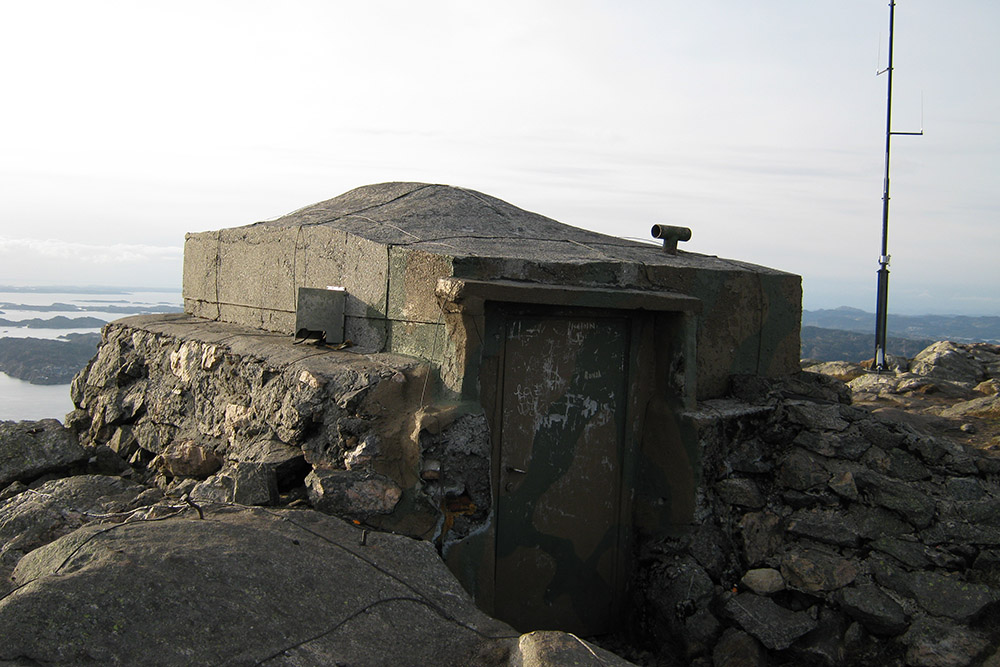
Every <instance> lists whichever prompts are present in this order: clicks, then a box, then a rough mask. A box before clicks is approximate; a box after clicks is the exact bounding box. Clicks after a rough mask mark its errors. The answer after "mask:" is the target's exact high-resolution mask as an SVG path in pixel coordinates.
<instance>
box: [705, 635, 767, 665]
mask: <svg viewBox="0 0 1000 667" xmlns="http://www.w3.org/2000/svg"><path fill="white" fill-rule="evenodd" d="M766 664H767V654H766V653H765V651H764V647H762V646H761V645H760V643H759V642H758V641H757V640H756V639H754V638H753V637H751V636H750V635H748V634H747V633H745V632H742V631H740V630H737V629H736V628H729V629H728V630H726V631H725V632H724V633H722V637H720V638H719V642H718V644H716V645H715V649H714V650H713V651H712V666H713V667H764V665H766Z"/></svg>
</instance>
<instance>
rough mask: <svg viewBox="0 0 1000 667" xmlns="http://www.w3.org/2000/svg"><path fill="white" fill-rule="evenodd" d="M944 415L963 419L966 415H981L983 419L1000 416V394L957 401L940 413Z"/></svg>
mask: <svg viewBox="0 0 1000 667" xmlns="http://www.w3.org/2000/svg"><path fill="white" fill-rule="evenodd" d="M939 414H940V415H941V416H942V417H949V418H953V419H961V418H964V417H981V418H983V419H997V418H1000V395H997V394H994V395H992V396H983V397H981V398H974V399H972V400H971V401H962V402H960V403H955V404H954V405H951V406H949V407H947V408H945V409H943V410H941V411H940V413H939Z"/></svg>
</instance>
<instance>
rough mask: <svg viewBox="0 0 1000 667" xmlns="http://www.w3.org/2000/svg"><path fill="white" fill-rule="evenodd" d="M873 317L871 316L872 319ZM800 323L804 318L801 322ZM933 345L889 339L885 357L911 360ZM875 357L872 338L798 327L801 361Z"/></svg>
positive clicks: (929, 340)
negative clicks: (800, 341) (800, 336)
mask: <svg viewBox="0 0 1000 667" xmlns="http://www.w3.org/2000/svg"><path fill="white" fill-rule="evenodd" d="M872 317H874V316H872ZM803 319H804V318H803ZM934 342H936V339H933V338H900V337H897V336H889V337H888V338H887V339H886V342H885V346H886V350H887V351H888V352H889V354H894V355H897V356H901V357H908V358H913V357H914V356H916V354H917V353H918V352H920V351H921V350H922V349H924V348H925V347H927V346H928V345H930V344H931V343H934ZM874 356H875V334H874V333H858V332H857V331H844V330H843V329H825V328H822V327H810V326H803V327H802V358H803V359H815V360H817V361H865V360H866V359H871V358H872V357H874Z"/></svg>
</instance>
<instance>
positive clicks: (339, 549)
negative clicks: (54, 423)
mask: <svg viewBox="0 0 1000 667" xmlns="http://www.w3.org/2000/svg"><path fill="white" fill-rule="evenodd" d="M360 542H361V530H360V529H358V528H355V527H352V526H350V525H348V524H346V523H344V522H342V521H340V520H338V519H334V518H332V517H328V516H325V515H322V514H319V513H317V512H312V511H308V510H300V511H288V510H286V511H277V510H268V511H265V510H240V509H230V510H227V509H220V510H217V511H211V512H208V513H207V515H206V518H205V519H204V520H199V519H198V515H197V514H196V513H194V511H193V510H192V511H189V512H187V513H185V514H184V515H183V516H178V517H175V518H169V519H164V520H162V521H132V522H127V523H117V524H105V525H91V526H87V527H84V528H81V529H80V530H78V531H76V532H74V533H72V534H70V535H67V536H66V537H63V538H61V539H59V540H56V541H55V542H53V543H51V544H49V545H47V546H45V547H42V548H40V549H37V550H36V551H34V552H32V553H30V554H29V555H27V556H25V557H24V558H23V559H22V560H21V562H20V563H19V564H18V566H17V568H16V570H15V572H14V582H15V584H16V585H17V586H18V588H17V589H16V590H14V591H13V592H11V593H10V594H8V595H7V596H6V597H4V598H3V599H2V600H0V627H2V628H3V635H4V641H3V642H2V643H0V660H20V661H22V662H31V661H37V662H44V663H45V664H81V663H85V662H99V663H103V664H144V665H177V664H216V665H262V664H263V665H333V664H351V665H372V666H375V665H418V664H422V665H430V664H439V665H467V664H474V663H475V662H476V660H475V659H474V658H475V657H476V656H483V655H488V654H489V652H487V651H485V649H486V648H488V647H489V645H491V644H499V645H501V646H500V647H498V648H503V646H502V645H504V644H507V643H511V644H513V643H515V642H516V640H517V637H518V635H517V633H516V632H513V631H512V630H511V629H510V628H509V627H507V626H505V625H504V624H502V623H500V622H499V621H496V620H494V619H491V618H489V617H487V616H485V615H484V614H482V613H481V612H479V611H478V610H477V609H476V608H475V606H474V605H473V604H472V601H471V600H470V599H469V598H468V596H467V595H466V594H465V593H464V591H462V589H461V587H460V586H459V585H458V584H457V582H456V581H455V580H454V578H453V577H452V576H451V574H450V573H449V572H448V571H447V569H446V568H445V567H444V565H443V564H442V563H441V561H440V559H439V558H438V556H437V554H436V553H435V552H434V549H433V547H432V546H431V545H430V544H429V543H426V542H416V541H413V540H410V539H408V538H403V537H396V536H392V535H388V534H369V535H368V536H367V540H366V544H365V545H361V544H360ZM493 654H494V655H495V656H496V655H499V656H501V657H502V656H503V651H494V652H493ZM505 662H506V661H505V660H497V661H496V662H494V663H493V664H505Z"/></svg>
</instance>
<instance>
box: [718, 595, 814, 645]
mask: <svg viewBox="0 0 1000 667" xmlns="http://www.w3.org/2000/svg"><path fill="white" fill-rule="evenodd" d="M724 609H725V611H726V613H727V614H728V615H729V616H730V617H731V618H732V619H733V620H734V621H736V622H737V623H738V624H739V625H740V627H741V628H743V629H744V630H745V631H746V632H748V633H749V634H751V635H753V636H754V637H756V638H757V639H758V640H760V642H761V643H762V644H763V645H764V646H766V647H767V648H769V649H772V650H775V651H781V650H784V649H786V648H788V647H789V646H791V645H792V643H793V642H794V641H795V640H796V639H798V638H799V637H801V636H802V635H804V634H806V633H807V632H809V631H811V630H812V629H813V628H815V627H816V620H815V619H813V618H812V617H811V616H809V614H807V613H805V612H800V611H791V610H789V609H785V608H784V607H780V606H778V605H777V604H775V603H774V601H772V600H771V598H765V597H761V596H759V595H754V594H753V593H740V594H739V595H736V596H734V597H732V598H731V599H730V600H729V601H728V602H726V603H725V605H724Z"/></svg>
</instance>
